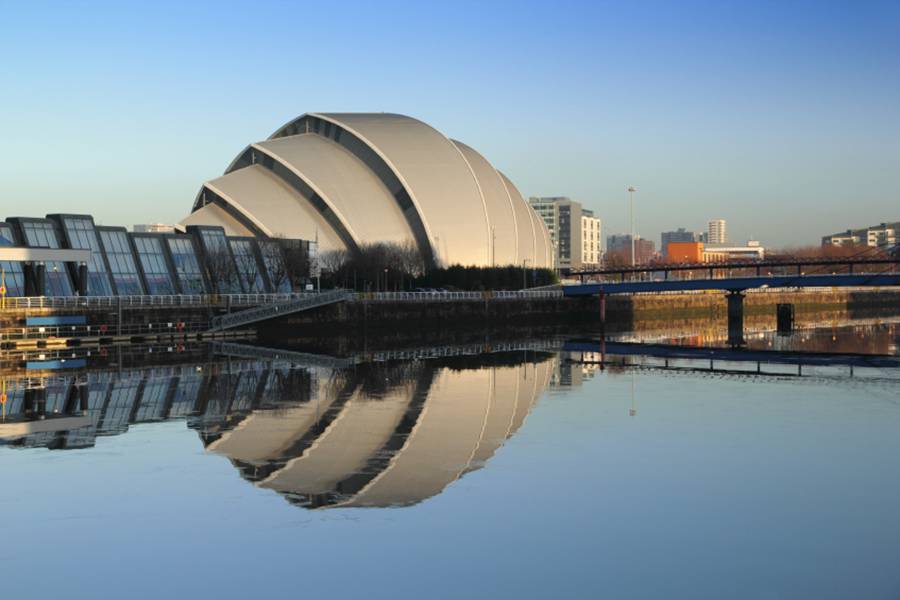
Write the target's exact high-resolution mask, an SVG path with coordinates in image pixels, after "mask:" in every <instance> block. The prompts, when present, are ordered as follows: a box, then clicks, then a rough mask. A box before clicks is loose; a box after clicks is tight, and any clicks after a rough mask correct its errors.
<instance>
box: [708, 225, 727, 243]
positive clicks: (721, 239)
mask: <svg viewBox="0 0 900 600" xmlns="http://www.w3.org/2000/svg"><path fill="white" fill-rule="evenodd" d="M706 226H707V229H706V244H707V245H708V246H724V245H725V244H727V243H728V231H727V229H726V226H725V219H713V220H712V221H709V222H708V223H707V224H706Z"/></svg>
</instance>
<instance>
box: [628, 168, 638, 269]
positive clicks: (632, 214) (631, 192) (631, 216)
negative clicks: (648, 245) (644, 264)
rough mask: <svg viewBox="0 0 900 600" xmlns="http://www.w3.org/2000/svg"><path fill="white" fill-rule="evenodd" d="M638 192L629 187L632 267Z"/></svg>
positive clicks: (632, 264)
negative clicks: (635, 206)
mask: <svg viewBox="0 0 900 600" xmlns="http://www.w3.org/2000/svg"><path fill="white" fill-rule="evenodd" d="M636 191H637V189H635V187H634V186H633V185H629V186H628V204H629V212H630V219H631V266H632V267H633V266H634V193H635V192H636Z"/></svg>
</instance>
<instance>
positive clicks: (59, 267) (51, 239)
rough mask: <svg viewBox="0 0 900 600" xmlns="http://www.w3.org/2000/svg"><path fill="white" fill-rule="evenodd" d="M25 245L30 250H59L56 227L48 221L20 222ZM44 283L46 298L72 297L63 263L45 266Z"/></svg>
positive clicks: (70, 286) (48, 263) (73, 290)
mask: <svg viewBox="0 0 900 600" xmlns="http://www.w3.org/2000/svg"><path fill="white" fill-rule="evenodd" d="M20 225H21V228H22V235H23V236H24V237H25V244H26V245H27V246H29V247H31V248H60V247H61V244H60V243H59V236H58V235H57V233H56V227H55V226H54V225H53V223H52V222H50V221H39V220H34V221H32V220H22V221H20ZM45 268H46V276H45V279H44V283H45V286H46V289H45V294H46V295H47V296H74V295H75V293H74V292H75V289H74V287H73V286H72V281H71V279H69V273H68V271H67V270H66V265H65V263H62V262H58V261H49V262H47V263H46V264H45Z"/></svg>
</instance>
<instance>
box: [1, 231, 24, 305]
mask: <svg viewBox="0 0 900 600" xmlns="http://www.w3.org/2000/svg"><path fill="white" fill-rule="evenodd" d="M15 245H16V238H15V236H14V235H13V229H12V226H11V225H9V223H0V246H15ZM0 269H2V272H0V279H2V280H3V282H4V283H5V285H6V295H7V296H24V295H25V274H24V273H23V271H22V263H20V262H13V261H8V260H5V261H0Z"/></svg>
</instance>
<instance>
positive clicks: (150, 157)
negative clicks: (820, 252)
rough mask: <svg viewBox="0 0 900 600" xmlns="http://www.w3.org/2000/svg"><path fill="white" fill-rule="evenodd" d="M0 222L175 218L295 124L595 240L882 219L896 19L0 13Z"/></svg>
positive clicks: (258, 9) (244, 5)
mask: <svg viewBox="0 0 900 600" xmlns="http://www.w3.org/2000/svg"><path fill="white" fill-rule="evenodd" d="M0 15H2V18H0V56H2V57H3V59H2V60H0V134H2V140H3V144H2V145H0V215H5V216H19V215H21V216H42V215H44V214H47V213H51V212H76V213H90V214H93V215H94V216H95V219H96V220H97V222H98V223H102V224H108V225H132V224H134V223H145V222H175V221H177V220H180V219H181V218H182V217H184V216H185V215H186V214H187V213H188V212H189V211H190V208H191V206H192V203H193V200H194V197H195V195H196V193H197V191H198V190H199V188H200V186H201V184H202V183H203V182H204V181H206V180H208V179H212V178H214V177H217V176H219V175H221V174H222V172H223V171H224V169H225V167H226V166H227V165H228V164H229V162H230V161H231V160H232V159H233V158H234V157H235V156H236V155H237V154H238V153H239V152H240V151H241V150H242V149H243V148H244V147H245V146H246V145H247V144H248V143H251V142H255V141H259V140H261V139H264V138H266V137H268V136H269V135H270V134H271V133H272V132H274V131H275V130H276V129H277V128H278V127H279V126H280V125H282V124H283V123H285V122H287V121H289V120H290V119H292V118H293V117H295V116H297V115H300V114H302V113H305V112H317V111H321V112H345V111H346V112H381V111H384V112H396V113H403V114H407V115H410V116H413V117H416V118H418V119H421V120H423V121H425V122H427V123H429V124H431V125H433V126H434V127H436V128H437V129H439V130H441V131H442V132H443V133H444V134H446V135H447V136H449V137H452V138H454V139H459V140H462V141H464V142H465V143H467V144H469V145H471V146H473V147H474V148H476V149H478V150H479V151H480V152H481V153H482V154H484V155H485V156H486V157H487V158H488V159H489V160H490V161H491V162H492V163H493V164H494V166H496V167H497V168H498V169H500V170H502V171H503V172H504V173H506V174H507V175H508V176H509V177H510V178H511V179H512V180H513V181H514V182H515V183H516V185H517V187H518V188H519V189H520V191H521V192H522V194H523V195H525V196H526V197H527V196H536V195H562V196H570V197H572V198H573V199H575V200H578V201H580V202H582V203H583V204H584V205H585V206H586V207H588V208H591V209H594V210H595V211H596V212H597V214H598V216H600V218H601V219H602V220H603V231H604V235H606V234H609V233H617V232H622V231H627V229H628V227H629V225H628V195H627V193H626V188H627V186H628V185H634V186H636V187H637V190H638V191H637V194H636V195H635V215H636V222H637V231H638V233H639V234H641V235H643V237H647V238H650V239H654V240H655V241H656V243H657V244H658V243H659V232H660V231H663V230H669V229H675V228H677V227H685V228H688V229H693V230H696V231H700V230H703V229H704V228H705V226H706V222H707V221H708V220H709V219H713V218H724V219H726V220H727V221H728V227H729V237H730V238H731V241H734V242H743V241H745V240H746V239H748V238H750V237H753V238H754V239H759V240H761V241H762V242H763V243H764V244H767V245H771V246H779V247H781V246H797V245H806V244H814V243H818V241H819V238H820V237H821V236H822V235H826V234H829V233H834V232H836V231H840V230H843V229H846V228H848V227H864V226H867V225H871V224H876V223H880V222H882V221H892V220H900V0H893V1H891V2H877V1H872V2H866V1H847V2H827V1H815V2H792V1H784V0H782V1H776V2H767V1H753V2H750V1H748V2H729V1H727V0H726V1H718V2H691V1H679V2H668V1H666V2H640V1H635V2H600V1H592V2H569V1H565V0H562V1H560V0H557V1H554V2H532V1H528V0H520V1H517V2H501V1H496V2H491V1H486V0H481V1H480V2H470V1H468V0H455V1H454V2H392V1H383V2H356V1H342V2H272V1H265V0H255V1H254V2H240V3H237V2H235V3H229V2H225V1H217V2H184V1H182V2H167V1H163V0H160V1H156V2H152V3H151V2H128V1H120V2H102V1H96V2H67V3H65V4H63V3H57V2H40V1H36V2H28V3H23V2H18V1H16V2H12V1H8V0H0Z"/></svg>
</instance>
